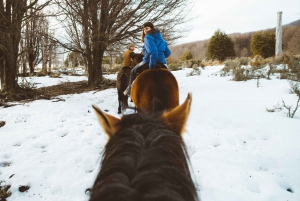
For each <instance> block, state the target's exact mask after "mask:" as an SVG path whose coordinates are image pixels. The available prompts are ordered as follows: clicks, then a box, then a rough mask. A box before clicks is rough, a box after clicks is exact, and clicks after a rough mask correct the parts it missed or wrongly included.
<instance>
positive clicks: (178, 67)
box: [168, 62, 182, 71]
mask: <svg viewBox="0 0 300 201" xmlns="http://www.w3.org/2000/svg"><path fill="white" fill-rule="evenodd" d="M168 68H169V70H170V71H177V70H181V69H182V64H181V63H180V62H177V63H171V64H168Z"/></svg>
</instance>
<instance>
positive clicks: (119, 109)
mask: <svg viewBox="0 0 300 201" xmlns="http://www.w3.org/2000/svg"><path fill="white" fill-rule="evenodd" d="M122 96H124V95H123V93H122V91H120V90H118V101H119V107H118V114H121V108H122Z"/></svg>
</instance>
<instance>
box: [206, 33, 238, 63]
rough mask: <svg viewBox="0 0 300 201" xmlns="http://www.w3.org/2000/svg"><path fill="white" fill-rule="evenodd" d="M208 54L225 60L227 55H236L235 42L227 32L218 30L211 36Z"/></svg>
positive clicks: (213, 57) (211, 57) (212, 57)
mask: <svg viewBox="0 0 300 201" xmlns="http://www.w3.org/2000/svg"><path fill="white" fill-rule="evenodd" d="M206 56H207V57H208V58H210V59H218V60H219V61H224V60H225V59H226V58H227V57H233V56H235V51H234V43H233V41H232V39H231V38H230V37H229V36H227V34H226V33H225V32H221V31H220V30H217V31H216V32H215V34H214V35H213V36H212V37H211V38H210V41H209V44H208V47H207V52H206Z"/></svg>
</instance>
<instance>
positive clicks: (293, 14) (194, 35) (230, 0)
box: [178, 0, 300, 44]
mask: <svg viewBox="0 0 300 201" xmlns="http://www.w3.org/2000/svg"><path fill="white" fill-rule="evenodd" d="M278 11H282V12H283V13H282V24H283V25H284V24H288V23H290V22H293V21H295V20H298V19H300V0H227V1H224V0H195V6H194V11H193V12H192V15H196V16H198V17H197V18H196V19H195V20H193V21H192V22H190V23H188V24H187V27H189V28H190V29H191V31H189V32H188V33H187V36H186V37H185V38H182V39H180V40H179V41H178V44H180V43H185V42H193V41H198V40H204V39H209V38H210V37H211V36H212V35H213V34H214V32H215V31H216V30H217V29H221V31H224V32H225V33H227V34H230V33H236V32H240V33H245V32H251V31H259V30H264V29H267V28H274V27H276V22H277V12H278Z"/></svg>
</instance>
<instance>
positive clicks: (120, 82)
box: [116, 52, 143, 114]
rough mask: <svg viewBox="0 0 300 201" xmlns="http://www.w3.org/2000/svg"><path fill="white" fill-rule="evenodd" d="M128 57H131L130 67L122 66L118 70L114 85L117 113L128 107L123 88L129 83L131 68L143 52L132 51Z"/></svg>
mask: <svg viewBox="0 0 300 201" xmlns="http://www.w3.org/2000/svg"><path fill="white" fill-rule="evenodd" d="M130 58H131V59H132V62H131V67H129V66H124V67H123V68H122V70H121V71H119V72H118V76H117V82H116V85H117V90H118V101H119V107H118V114H120V113H121V111H122V110H123V109H125V108H126V107H128V96H125V95H124V94H123V92H124V91H125V89H126V88H127V86H128V84H129V78H130V71H131V69H132V68H133V67H134V66H135V65H137V64H138V63H140V62H141V61H142V59H143V54H135V53H134V52H132V53H131V54H130Z"/></svg>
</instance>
